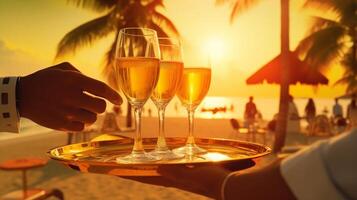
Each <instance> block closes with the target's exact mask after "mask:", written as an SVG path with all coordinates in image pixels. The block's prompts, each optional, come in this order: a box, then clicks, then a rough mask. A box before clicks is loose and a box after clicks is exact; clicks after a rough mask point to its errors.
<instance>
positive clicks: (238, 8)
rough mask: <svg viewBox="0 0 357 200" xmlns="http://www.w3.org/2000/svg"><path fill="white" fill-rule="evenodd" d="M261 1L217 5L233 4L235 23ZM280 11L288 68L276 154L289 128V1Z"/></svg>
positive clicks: (283, 83)
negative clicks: (238, 17) (243, 13)
mask: <svg viewBox="0 0 357 200" xmlns="http://www.w3.org/2000/svg"><path fill="white" fill-rule="evenodd" d="M260 1H261V0H217V3H218V4H220V3H224V2H233V4H232V12H231V22H233V21H234V19H235V17H236V16H237V15H238V14H240V13H241V12H242V11H244V10H247V9H249V8H250V7H252V6H254V5H255V4H256V3H258V2H260ZM280 5H281V6H280V10H281V27H280V28H281V37H280V39H281V46H280V50H281V54H282V58H283V60H282V64H283V66H286V67H284V68H283V70H282V72H281V77H282V78H281V80H282V81H281V83H280V102H279V115H278V122H277V130H276V139H275V143H274V147H273V150H274V152H279V151H280V150H281V149H282V147H283V146H284V142H285V136H286V128H287V117H288V115H287V113H288V105H289V101H288V97H289V78H288V74H289V67H288V63H289V61H288V53H289V51H290V47H289V0H280Z"/></svg>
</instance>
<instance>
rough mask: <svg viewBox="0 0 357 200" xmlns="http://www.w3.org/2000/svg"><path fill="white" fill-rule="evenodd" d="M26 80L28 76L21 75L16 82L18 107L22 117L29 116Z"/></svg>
mask: <svg viewBox="0 0 357 200" xmlns="http://www.w3.org/2000/svg"><path fill="white" fill-rule="evenodd" d="M26 81H27V78H26V76H25V77H19V78H18V79H17V84H16V107H17V111H18V113H19V115H20V117H27V108H26V107H27V106H26Z"/></svg>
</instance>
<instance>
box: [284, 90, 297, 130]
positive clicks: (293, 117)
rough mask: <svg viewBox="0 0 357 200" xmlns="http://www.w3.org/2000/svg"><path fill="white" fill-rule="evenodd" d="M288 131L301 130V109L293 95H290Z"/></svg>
mask: <svg viewBox="0 0 357 200" xmlns="http://www.w3.org/2000/svg"><path fill="white" fill-rule="evenodd" d="M286 132H287V133H299V132H300V117H299V111H298V109H297V107H296V104H295V102H294V98H293V96H291V95H289V110H288V126H287V131H286Z"/></svg>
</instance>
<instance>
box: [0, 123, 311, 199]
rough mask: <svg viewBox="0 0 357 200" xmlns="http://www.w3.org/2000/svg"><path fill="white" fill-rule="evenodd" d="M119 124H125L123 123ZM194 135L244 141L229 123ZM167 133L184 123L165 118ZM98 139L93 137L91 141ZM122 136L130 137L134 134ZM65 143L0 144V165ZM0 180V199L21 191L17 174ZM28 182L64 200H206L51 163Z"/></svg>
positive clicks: (50, 139) (55, 137)
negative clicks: (52, 190) (59, 193)
mask: <svg viewBox="0 0 357 200" xmlns="http://www.w3.org/2000/svg"><path fill="white" fill-rule="evenodd" d="M120 121H121V122H124V120H123V119H121V120H120ZM99 123H100V122H99ZM142 130H143V136H144V137H154V136H155V135H156V131H157V118H154V117H145V118H144V119H143V128H142ZM195 131H196V136H197V137H216V138H231V139H241V140H245V139H246V135H245V134H242V133H237V132H236V131H234V130H233V129H232V128H231V126H230V123H229V120H228V119H214V120H211V119H197V120H196V121H195ZM166 132H167V136H168V137H172V136H181V137H185V136H186V135H187V119H185V118H168V119H167V120H166ZM97 135H98V134H92V135H91V137H95V136H97ZM124 135H127V136H133V133H125V134H124ZM291 137H293V138H292V139H291V141H294V143H292V144H306V142H308V143H311V139H310V141H308V140H309V139H306V137H303V136H300V135H297V136H291ZM299 137H301V138H299ZM313 140H314V139H313ZM256 142H258V143H262V142H263V137H262V135H257V137H256ZM265 142H266V144H267V145H268V146H271V144H272V142H273V135H266V138H265ZM66 143H67V134H65V133H62V132H57V131H53V132H51V133H47V134H39V135H32V136H24V137H18V138H15V139H8V140H2V141H0V161H3V160H7V159H14V158H19V157H26V156H38V157H43V158H46V157H47V156H46V152H47V151H48V150H49V149H51V148H54V147H57V146H61V145H65V144H66ZM0 177H1V179H0V186H1V187H0V196H1V195H3V194H6V193H8V192H10V191H13V190H16V189H20V188H21V173H20V172H18V171H12V172H9V171H0ZM28 179H29V186H30V187H37V188H58V189H60V190H62V191H63V192H64V194H65V198H66V199H76V200H80V199H138V200H141V199H142V200H151V199H152V200H155V199H183V200H185V199H195V200H196V199H197V200H200V199H208V198H206V197H203V196H199V195H196V194H192V193H188V192H184V191H181V190H178V189H174V188H165V187H159V186H152V185H147V184H142V183H138V182H134V181H130V180H125V179H122V178H118V177H114V176H108V175H101V174H87V173H81V172H77V171H74V170H71V169H69V168H67V167H65V166H63V165H61V164H59V163H57V162H56V161H52V160H50V161H49V163H48V164H47V165H46V166H45V167H43V168H39V169H34V170H30V171H29V172H28Z"/></svg>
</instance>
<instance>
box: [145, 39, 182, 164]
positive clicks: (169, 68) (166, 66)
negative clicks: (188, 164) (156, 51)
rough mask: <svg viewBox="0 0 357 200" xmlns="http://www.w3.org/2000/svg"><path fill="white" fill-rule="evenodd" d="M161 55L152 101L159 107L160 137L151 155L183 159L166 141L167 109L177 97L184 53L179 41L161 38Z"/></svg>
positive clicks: (168, 158)
mask: <svg viewBox="0 0 357 200" xmlns="http://www.w3.org/2000/svg"><path fill="white" fill-rule="evenodd" d="M159 46H160V53H161V61H160V74H159V80H158V82H157V85H156V87H155V89H154V92H153V93H152V95H151V100H152V101H153V102H154V104H155V105H156V107H157V110H158V115H159V135H158V138H157V144H156V147H155V150H154V151H152V152H151V155H153V156H157V157H159V158H161V159H163V160H172V159H177V158H181V157H183V155H179V154H175V153H173V152H172V151H171V150H170V149H169V148H168V147H167V144H166V140H165V130H164V128H165V126H164V118H165V108H166V106H167V104H168V103H169V102H170V101H171V99H172V98H173V97H174V96H175V94H176V91H177V89H178V86H179V83H180V79H181V76H182V72H183V62H182V51H181V44H180V41H179V40H175V39H173V38H159Z"/></svg>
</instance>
